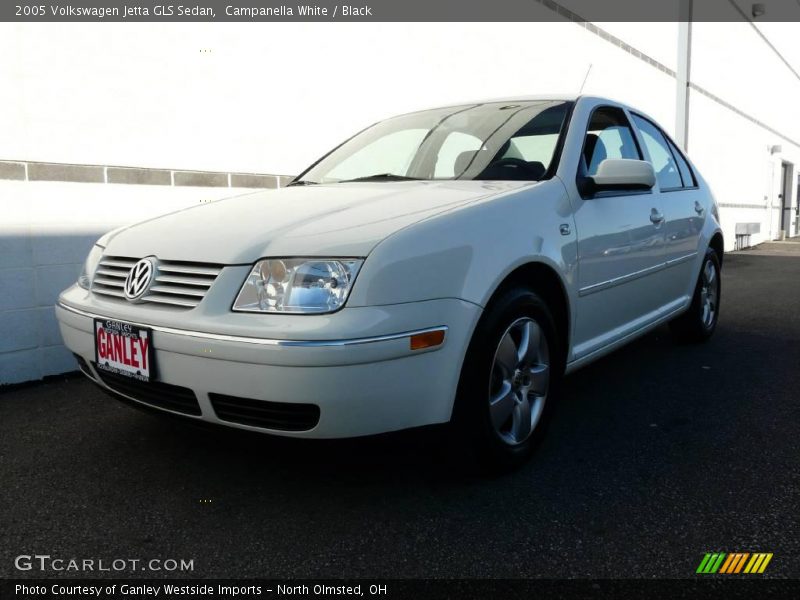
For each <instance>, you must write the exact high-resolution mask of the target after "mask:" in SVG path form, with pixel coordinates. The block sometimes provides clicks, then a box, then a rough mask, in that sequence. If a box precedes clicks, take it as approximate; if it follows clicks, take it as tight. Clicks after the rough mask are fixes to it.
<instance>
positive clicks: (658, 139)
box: [633, 115, 683, 190]
mask: <svg viewBox="0 0 800 600" xmlns="http://www.w3.org/2000/svg"><path fill="white" fill-rule="evenodd" d="M633 120H634V121H635V122H636V126H637V127H638V128H639V131H640V132H641V134H642V138H643V139H644V145H645V146H647V152H648V153H649V154H650V161H651V162H652V164H653V170H654V171H655V172H656V179H658V187H660V188H661V189H662V190H672V189H676V188H680V187H683V183H682V182H681V174H680V173H679V172H678V165H677V164H676V163H675V159H674V158H673V156H672V151H671V150H670V149H669V146H668V145H667V139H666V138H665V137H664V134H662V133H661V130H660V129H658V127H656V126H655V125H653V124H652V123H651V122H650V121H648V120H647V119H643V118H642V117H640V116H638V115H634V116H633Z"/></svg>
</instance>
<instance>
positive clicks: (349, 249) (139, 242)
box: [105, 181, 531, 264]
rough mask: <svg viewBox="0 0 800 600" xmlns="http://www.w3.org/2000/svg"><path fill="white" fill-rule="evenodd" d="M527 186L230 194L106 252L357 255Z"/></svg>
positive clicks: (120, 239) (444, 184)
mask: <svg viewBox="0 0 800 600" xmlns="http://www.w3.org/2000/svg"><path fill="white" fill-rule="evenodd" d="M530 185H531V183H530V182H514V181H402V182H380V183H377V182H375V183H372V182H360V183H338V184H328V185H311V186H292V187H288V188H283V189H279V190H270V191H263V192H257V193H253V194H247V195H244V196H236V197H234V198H228V199H225V200H219V201H216V202H210V203H207V204H202V205H199V206H196V207H192V208H189V209H184V210H181V211H178V212H174V213H170V214H167V215H164V216H161V217H156V218H154V219H150V220H148V221H144V222H142V223H137V224H135V225H131V226H130V227H125V228H122V229H120V230H117V231H115V232H113V234H112V235H110V236H109V238H110V239H107V240H105V242H106V244H107V247H106V254H109V255H113V256H128V257H135V258H139V257H144V256H157V257H158V258H161V259H165V260H185V261H196V262H209V263H221V264H241V263H249V262H253V261H255V260H256V259H258V258H261V257H265V256H283V257H288V256H320V257H322V256H331V257H338V256H342V257H346V256H352V257H363V256H366V255H367V254H369V252H370V250H372V248H374V247H375V245H376V244H378V242H380V241H381V240H383V239H384V238H386V237H387V236H389V235H391V234H392V233H394V232H395V231H398V230H400V229H403V228H405V227H408V226H409V225H412V224H413V223H416V222H419V221H421V220H423V219H426V218H428V217H431V216H433V215H435V214H438V213H442V212H446V211H450V210H454V209H458V208H459V207H462V206H465V205H467V204H470V203H473V202H476V201H480V200H483V199H486V198H490V197H493V196H496V195H498V194H504V193H507V192H510V191H513V190H516V189H519V188H521V187H524V186H530Z"/></svg>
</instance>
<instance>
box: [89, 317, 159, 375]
mask: <svg viewBox="0 0 800 600" xmlns="http://www.w3.org/2000/svg"><path fill="white" fill-rule="evenodd" d="M152 342H153V332H152V331H151V330H150V329H147V328H146V327H138V326H137V325H131V324H130V323H124V322H122V321H114V320H111V319H95V320H94V357H95V362H96V363H97V368H98V369H102V370H103V371H109V372H111V373H116V374H117V375H123V376H125V377H131V378H133V379H138V380H139V381H150V378H151V377H152V376H153V375H154V374H155V365H154V364H153V343H152Z"/></svg>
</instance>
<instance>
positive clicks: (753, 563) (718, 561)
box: [697, 552, 772, 575]
mask: <svg viewBox="0 0 800 600" xmlns="http://www.w3.org/2000/svg"><path fill="white" fill-rule="evenodd" d="M771 560H772V552H753V553H750V552H730V553H725V552H707V553H706V555H705V556H704V557H703V560H701V561H700V566H699V567H697V573H703V574H711V573H724V574H726V575H731V574H736V573H763V572H764V571H765V570H766V568H767V565H768V564H769V561H771Z"/></svg>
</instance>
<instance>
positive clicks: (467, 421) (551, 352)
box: [453, 287, 564, 473]
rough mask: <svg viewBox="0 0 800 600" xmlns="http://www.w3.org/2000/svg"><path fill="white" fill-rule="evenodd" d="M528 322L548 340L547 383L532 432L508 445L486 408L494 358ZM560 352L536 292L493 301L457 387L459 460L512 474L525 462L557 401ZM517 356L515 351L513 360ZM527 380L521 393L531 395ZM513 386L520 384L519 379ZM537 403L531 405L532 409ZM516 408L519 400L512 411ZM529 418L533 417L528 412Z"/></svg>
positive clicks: (520, 291) (518, 291)
mask: <svg viewBox="0 0 800 600" xmlns="http://www.w3.org/2000/svg"><path fill="white" fill-rule="evenodd" d="M531 320H532V321H533V322H535V324H536V325H538V327H539V331H540V333H541V334H543V335H544V337H545V339H546V344H547V346H546V349H547V354H548V358H549V384H548V385H547V388H548V389H547V391H546V394H545V395H544V399H543V405H542V406H543V407H542V408H541V409H540V410H537V411H536V413H537V414H538V415H539V417H538V421H536V423H535V425H534V426H533V430H532V431H531V432H530V434H529V436H528V437H527V438H526V439H524V441H521V442H519V443H511V442H510V441H509V439H506V438H504V437H503V434H502V433H501V432H499V431H498V430H497V428H496V427H495V425H494V424H493V421H492V415H491V411H490V406H489V402H490V386H491V384H492V379H493V376H494V378H495V379H496V378H497V373H496V372H495V364H496V363H495V359H496V354H499V352H500V350H499V348H498V347H499V345H500V342H501V341H503V340H504V338H505V336H506V334H508V333H509V331H510V329H509V328H510V327H511V326H518V325H517V324H518V323H522V325H520V326H521V327H525V326H527V325H528V323H529V322H530V321H531ZM532 330H533V331H535V329H532ZM509 335H511V334H509ZM531 337H533V336H531ZM506 341H508V340H506ZM563 347H564V344H563V343H562V340H561V337H560V336H559V335H558V331H557V328H556V325H555V320H554V319H553V315H552V312H551V311H550V309H549V308H548V306H547V304H546V303H545V302H544V301H543V300H542V298H541V297H540V296H539V295H537V294H536V293H535V292H533V291H531V290H530V289H527V288H524V287H512V288H509V289H507V290H505V291H503V292H501V294H500V296H498V297H497V298H496V299H495V300H493V301H492V303H491V304H490V306H489V307H487V310H486V312H485V313H484V315H483V317H482V318H481V320H480V322H479V323H478V326H477V328H476V330H475V333H474V335H473V337H472V341H471V342H470V345H469V348H468V350H467V356H466V359H465V361H464V366H463V368H462V371H461V379H460V381H459V385H458V393H457V400H456V406H455V411H454V417H453V426H454V429H455V432H456V434H457V438H456V439H457V442H458V448H457V451H458V452H459V456H461V457H462V458H464V457H466V456H469V457H470V459H471V460H472V461H473V462H474V465H475V466H478V467H479V468H480V470H482V471H486V470H488V471H490V472H495V473H497V472H505V471H508V470H510V469H514V468H516V467H518V466H520V465H521V464H523V463H524V462H525V461H527V460H528V458H529V457H530V456H531V454H532V453H533V451H534V450H535V449H536V447H537V446H538V445H539V443H540V442H541V440H542V437H543V435H544V431H545V428H546V426H547V423H548V421H549V420H550V418H551V416H552V413H553V408H554V406H555V404H556V401H557V398H558V392H559V389H560V383H561V379H562V377H563V374H564V352H563ZM520 348H521V346H520ZM518 354H519V352H518V353H517V354H514V356H517V355H518ZM534 362H538V361H534ZM544 362H546V361H544ZM526 364H530V363H526ZM531 370H532V369H531ZM504 372H506V371H505V370H504ZM524 372H527V370H525V371H524ZM517 373H523V371H517ZM530 381H531V380H530V378H528V382H529V383H528V385H529V387H527V388H524V389H525V390H528V389H531V390H533V387H534V385H533V384H531V383H530ZM515 382H516V383H519V381H518V380H515ZM501 383H508V382H501ZM529 394H530V395H529ZM523 396H524V397H525V401H526V402H527V401H528V398H529V397H534V398H535V397H536V394H535V393H534V392H533V391H531V392H527V391H526V392H525V393H524V394H523V393H522V392H520V394H519V395H518V396H516V397H517V398H518V399H519V398H522V397H523ZM536 401H537V400H533V401H531V405H534V403H535V402H536ZM519 404H520V402H519V401H518V400H517V405H516V406H515V409H514V410H515V411H516V407H517V406H518V405H519ZM531 410H533V409H531ZM529 414H532V413H531V411H530V410H529ZM517 416H518V415H517V413H516V412H515V413H514V414H513V415H509V419H512V418H513V419H516V417H517ZM531 420H533V419H531ZM512 427H513V425H512Z"/></svg>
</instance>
